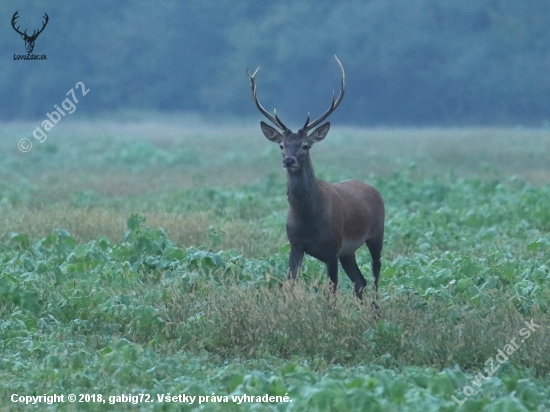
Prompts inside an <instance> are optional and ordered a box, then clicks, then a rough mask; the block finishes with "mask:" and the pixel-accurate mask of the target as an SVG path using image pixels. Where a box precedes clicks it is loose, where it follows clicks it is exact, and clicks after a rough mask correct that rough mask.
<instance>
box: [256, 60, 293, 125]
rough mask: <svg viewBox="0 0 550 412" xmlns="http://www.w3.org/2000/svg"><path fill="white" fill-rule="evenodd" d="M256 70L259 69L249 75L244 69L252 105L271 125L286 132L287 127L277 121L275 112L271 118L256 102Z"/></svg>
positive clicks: (258, 102)
mask: <svg viewBox="0 0 550 412" xmlns="http://www.w3.org/2000/svg"><path fill="white" fill-rule="evenodd" d="M258 70H260V68H259V67H258V68H257V69H256V70H255V71H254V73H252V74H250V72H249V71H248V68H247V69H246V73H247V74H248V77H249V79H250V91H251V92H252V99H253V100H254V103H255V104H256V107H257V108H258V110H259V111H260V112H261V113H262V114H263V115H264V116H265V117H267V118H268V119H269V121H270V122H271V123H273V124H274V125H275V126H277V127H278V128H280V129H281V130H282V131H284V132H286V131H287V130H288V127H286V126H285V125H284V123H283V122H281V120H280V119H279V117H278V116H277V110H275V109H274V110H273V113H274V114H275V117H273V116H272V115H271V114H270V113H269V112H268V111H267V110H265V109H264V108H263V106H262V105H261V104H260V101H259V100H258V96H257V95H256V83H255V82H254V80H255V76H256V73H258Z"/></svg>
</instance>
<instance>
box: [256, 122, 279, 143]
mask: <svg viewBox="0 0 550 412" xmlns="http://www.w3.org/2000/svg"><path fill="white" fill-rule="evenodd" d="M260 127H261V128H262V132H264V136H265V137H267V140H270V141H272V142H275V143H281V142H282V141H283V135H282V134H281V133H279V132H278V131H277V130H276V129H274V128H273V127H271V126H270V125H268V124H267V123H264V122H260Z"/></svg>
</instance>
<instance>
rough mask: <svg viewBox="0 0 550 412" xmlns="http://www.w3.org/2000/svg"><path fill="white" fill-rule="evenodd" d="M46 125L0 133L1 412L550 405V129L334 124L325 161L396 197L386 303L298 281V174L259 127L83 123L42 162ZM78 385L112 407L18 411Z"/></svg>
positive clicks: (319, 164)
mask: <svg viewBox="0 0 550 412" xmlns="http://www.w3.org/2000/svg"><path fill="white" fill-rule="evenodd" d="M34 127H35V126H34V125H33V124H26V123H20V124H4V125H0V148H1V149H2V153H4V156H3V158H2V160H1V161H0V210H1V212H2V231H1V232H0V262H1V263H0V409H3V408H5V410H31V409H32V410H44V409H47V408H48V407H49V408H50V409H51V410H57V409H59V410H106V409H109V410H137V409H140V410H195V409H198V410H205V411H218V410H220V411H221V410H239V411H240V410H254V411H259V410H261V411H263V410H266V411H267V410H279V411H283V410H289V411H290V410H292V411H342V410H349V411H355V410H357V411H360V410H369V411H531V410H532V411H537V410H538V411H542V410H549V409H550V402H549V399H550V380H549V379H550V358H549V357H548V353H550V331H549V330H548V325H549V324H550V314H549V309H550V289H549V287H548V284H549V281H550V262H549V260H548V256H550V208H548V205H549V204H550V185H549V182H550V168H549V167H548V159H547V158H548V152H549V150H550V135H549V133H548V131H546V130H521V129H517V130H504V129H502V130H499V129H471V130H467V129H464V130H443V129H441V130H440V129H429V130H385V129H380V130H365V129H346V128H342V129H338V128H337V127H335V128H334V129H333V130H332V131H331V133H330V134H329V136H328V137H327V139H326V141H323V142H322V143H321V144H318V145H317V146H315V147H314V148H313V149H312V150H313V152H312V159H313V163H314V166H315V170H316V173H317V175H318V177H320V178H323V179H325V180H328V181H336V180H339V179H345V178H350V177H354V178H360V179H363V180H365V181H367V182H369V183H371V184H372V185H373V186H375V187H377V188H378V189H379V191H380V192H381V194H382V196H383V198H384V200H385V202H386V208H387V221H386V241H385V245H384V248H385V249H384V252H383V266H382V273H381V278H380V291H379V297H378V301H379V305H380V307H381V310H380V312H379V313H378V312H373V311H372V310H371V309H370V305H368V304H365V305H361V304H359V303H358V302H357V301H356V299H355V298H354V296H353V290H352V289H353V288H352V285H351V282H350V281H349V280H348V279H347V277H345V275H344V273H343V272H342V271H341V277H340V279H341V281H340V284H339V286H338V293H337V295H336V297H335V298H332V299H328V298H327V289H326V276H325V269H324V266H323V265H322V264H320V263H319V262H317V261H315V260H314V259H309V258H308V259H305V261H304V266H303V272H302V273H301V275H300V276H299V281H298V282H297V283H296V284H294V285H288V284H287V283H285V282H283V279H284V277H285V274H286V268H287V253H288V245H287V243H286V237H285V233H284V221H285V213H286V207H287V206H286V198H285V193H286V191H285V178H284V172H283V171H282V170H281V169H280V157H279V156H280V155H279V154H278V149H277V147H276V145H272V144H270V143H269V142H267V141H266V140H265V139H264V138H263V137H262V136H261V132H260V131H259V128H258V127H257V126H256V125H254V126H252V127H251V126H243V127H239V126H237V125H233V126H224V127H222V126H209V127H206V126H204V125H202V124H200V122H199V121H197V120H193V119H186V120H184V121H182V122H178V121H176V120H175V119H164V121H163V122H160V121H155V120H151V121H142V122H127V123H109V122H97V123H87V124H86V123H73V122H71V121H67V122H66V124H65V125H63V126H59V127H58V128H57V129H59V130H55V131H52V133H51V135H50V136H48V140H47V141H46V142H45V143H43V144H40V143H38V142H33V143H34V147H33V148H32V149H31V151H30V152H28V153H25V154H23V153H21V152H19V151H18V149H17V140H18V139H20V138H22V137H25V136H26V135H27V134H28V131H29V130H33V129H34ZM358 263H359V265H360V267H361V269H362V271H363V273H364V274H365V275H366V276H365V277H366V278H367V279H368V281H369V285H371V284H372V281H371V275H370V260H369V257H368V252H367V250H366V248H365V249H364V250H362V251H361V253H359V255H358ZM366 298H367V299H368V301H370V300H371V299H372V298H373V296H372V293H366ZM368 301H367V302H368ZM526 321H528V322H531V323H529V324H530V325H532V324H533V323H534V324H536V325H540V326H534V327H533V326H532V329H529V328H528V326H527V325H526V324H525V322H526ZM522 331H523V332H522ZM527 332H529V335H528V336H526V333H527ZM513 340H515V342H516V344H517V348H515V349H514V347H513V346H506V345H510V342H512V341H513ZM506 348H507V349H506ZM512 349H513V350H512ZM499 350H500V351H504V352H506V353H507V354H508V356H507V357H508V359H507V360H506V361H503V363H502V364H500V363H499V362H497V360H498V359H499V356H500V359H502V356H501V355H500V354H499ZM512 352H513V353H512ZM497 355H499V356H497ZM489 359H492V360H493V362H494V365H495V368H496V366H499V369H498V371H496V373H495V374H494V375H493V376H492V377H490V378H488V379H485V377H486V376H487V369H485V368H489V365H488V364H487V361H488V360H489ZM465 387H471V388H472V390H475V393H474V394H473V395H472V396H469V397H466V396H465V394H464V393H469V392H468V390H467V389H465V390H466V392H463V388H465ZM70 393H73V394H77V395H78V394H90V395H91V394H101V395H102V396H103V398H102V399H105V400H106V403H105V404H104V403H98V402H86V403H78V402H77V403H74V404H71V403H69V402H65V403H63V404H57V405H51V406H48V405H44V404H40V405H35V406H30V405H29V406H25V405H22V404H14V403H12V402H11V401H10V397H11V396H12V394H19V395H25V396H30V395H34V396H38V395H44V394H47V395H53V394H58V395H59V394H65V396H67V395H68V394H70ZM142 393H143V394H148V395H150V396H151V397H152V399H154V401H155V402H153V403H140V404H139V405H134V404H132V403H117V404H113V405H109V397H110V396H121V395H122V394H124V395H126V396H128V395H139V394H142ZM180 394H182V395H183V394H185V395H187V396H196V397H197V398H196V399H195V401H194V404H192V405H189V404H188V403H187V404H183V403H173V402H170V403H168V402H162V403H161V402H159V401H158V398H157V395H158V396H162V395H165V396H168V395H169V396H177V395H180ZM213 394H214V399H212V395H213ZM245 394H246V395H248V396H254V401H253V402H247V401H242V398H239V399H240V400H241V403H240V404H238V401H237V400H236V401H235V402H233V401H232V397H237V396H238V397H242V396H243V395H245ZM265 395H267V396H268V397H269V396H273V397H277V396H278V397H280V399H282V398H284V397H285V396H288V398H287V400H292V402H284V401H282V402H271V403H270V402H256V400H255V399H256V398H255V397H256V396H259V397H264V396H265ZM199 396H205V397H208V402H205V401H204V400H203V402H202V403H201V405H198V401H199V400H198V397H199ZM224 396H226V397H227V400H228V402H224V399H223V397H224ZM453 396H454V397H455V398H457V399H458V400H459V401H462V400H465V402H464V403H463V404H462V405H461V406H459V404H458V403H457V402H456V401H455V400H454V399H453ZM216 397H218V398H216ZM235 399H237V398H235ZM267 399H268V398H267ZM77 400H78V399H77ZM119 400H120V399H119ZM213 401H216V402H213Z"/></svg>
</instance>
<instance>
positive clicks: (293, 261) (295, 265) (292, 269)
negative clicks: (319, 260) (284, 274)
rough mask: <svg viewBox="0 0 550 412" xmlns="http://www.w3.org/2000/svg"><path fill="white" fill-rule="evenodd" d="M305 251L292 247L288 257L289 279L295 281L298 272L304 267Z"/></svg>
mask: <svg viewBox="0 0 550 412" xmlns="http://www.w3.org/2000/svg"><path fill="white" fill-rule="evenodd" d="M303 258H304V250H303V249H302V248H298V247H296V246H292V245H291V246H290V255H289V257H288V279H292V280H295V279H296V275H297V274H298V270H300V267H301V266H302V259H303Z"/></svg>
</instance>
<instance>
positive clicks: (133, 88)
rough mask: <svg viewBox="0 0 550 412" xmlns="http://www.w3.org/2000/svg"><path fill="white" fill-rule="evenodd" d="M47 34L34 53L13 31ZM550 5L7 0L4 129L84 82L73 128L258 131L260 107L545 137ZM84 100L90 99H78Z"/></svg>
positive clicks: (495, 0)
mask: <svg viewBox="0 0 550 412" xmlns="http://www.w3.org/2000/svg"><path fill="white" fill-rule="evenodd" d="M16 10H19V18H18V25H20V26H21V30H25V29H27V30H28V33H29V34H30V33H32V32H33V30H34V29H39V28H40V27H41V25H42V21H43V15H44V13H47V14H48V15H49V23H48V25H47V27H46V28H45V30H44V31H43V32H42V33H41V34H40V35H39V37H38V39H37V40H36V44H35V49H34V51H33V54H37V55H41V54H46V55H47V60H45V61H23V60H14V57H13V56H14V54H15V55H16V54H26V52H25V48H24V42H23V40H22V39H21V37H20V36H19V35H18V34H17V33H16V32H15V31H14V30H13V28H12V27H11V19H12V16H13V14H14V13H15V11H16ZM549 49H550V2H549V1H548V0H529V1H517V0H453V1H450V0H392V1H387V0H367V1H365V0H348V1H342V2H334V1H328V0H315V1H314V0H292V1H288V0H285V1H277V2H267V1H257V0H256V1H252V0H243V1H239V2H228V1H222V0H211V1H195V0H192V1H185V2H182V1H176V0H166V1H163V2H151V1H117V2H113V1H106V0H97V1H93V2H89V1H72V2H62V3H61V2H55V3H54V2H44V1H38V0H26V1H25V0H22V1H12V0H8V1H3V2H2V4H1V6H0V59H1V62H2V63H1V65H0V120H3V121H10V120H18V119H43V118H44V117H45V114H46V113H48V112H51V111H53V110H54V105H60V104H61V102H62V101H63V99H65V98H66V96H65V94H66V93H67V92H68V91H69V90H70V89H71V88H74V86H75V84H76V83H77V82H83V83H84V84H85V85H86V87H87V88H89V89H90V93H89V94H88V95H87V96H85V97H82V102H81V103H79V105H78V107H77V110H76V112H75V114H73V115H71V117H74V118H77V117H94V116H105V115H112V114H117V113H123V112H127V111H130V112H136V113H144V112H153V113H158V112H161V113H182V112H189V113H196V114H199V115H200V116H201V117H204V118H206V119H209V118H216V119H219V118H236V119H257V118H258V116H259V114H258V112H257V110H256V108H255V107H254V105H253V103H252V100H251V97H250V89H249V84H248V78H247V76H246V71H245V69H246V67H248V68H249V69H250V70H254V69H256V67H258V66H260V67H261V69H260V71H259V73H258V76H257V84H258V96H259V99H260V101H261V102H262V104H263V105H264V107H266V109H268V110H272V109H273V107H276V108H277V110H278V113H279V115H280V116H281V118H282V119H283V120H284V121H285V122H286V123H290V125H291V126H292V127H295V126H296V125H298V124H301V123H302V122H303V121H304V119H305V117H306V115H307V113H308V112H310V113H311V115H312V116H318V115H319V114H320V113H321V112H322V111H324V110H325V109H326V108H327V107H328V105H329V104H330V98H331V94H332V91H333V90H336V92H338V88H339V70H338V66H337V65H336V63H335V62H334V59H333V55H334V54H336V55H338V57H339V59H340V60H341V62H342V64H343V65H344V68H345V72H346V96H345V98H344V100H343V102H342V105H341V106H340V108H339V110H337V111H336V112H335V113H334V114H333V115H332V117H331V120H332V121H334V122H340V123H341V124H348V125H361V126H380V125H387V126H433V125H439V126H474V125H498V126H510V125H524V126H530V127H540V126H548V119H550V81H549V78H550V50H549ZM77 96H79V95H77Z"/></svg>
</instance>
